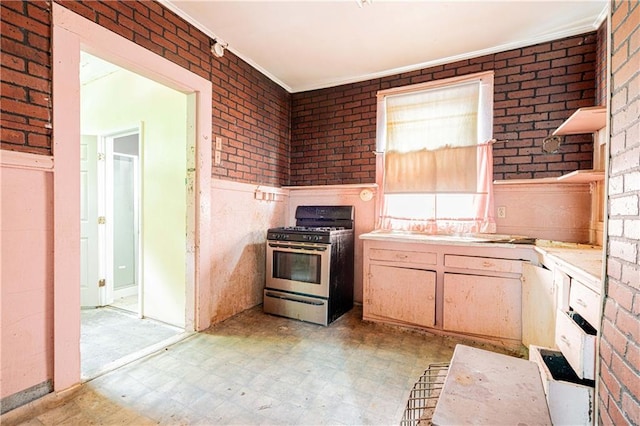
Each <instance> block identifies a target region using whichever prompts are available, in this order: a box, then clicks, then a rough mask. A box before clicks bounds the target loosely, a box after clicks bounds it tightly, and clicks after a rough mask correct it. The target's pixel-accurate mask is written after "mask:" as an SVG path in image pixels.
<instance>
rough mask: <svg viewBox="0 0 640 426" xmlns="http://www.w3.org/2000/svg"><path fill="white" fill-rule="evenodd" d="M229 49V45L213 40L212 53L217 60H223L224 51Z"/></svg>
mask: <svg viewBox="0 0 640 426" xmlns="http://www.w3.org/2000/svg"><path fill="white" fill-rule="evenodd" d="M226 48H227V44H226V43H223V42H222V41H221V40H218V39H215V40H213V44H212V45H211V53H213V55H214V56H216V57H217V58H222V56H223V55H224V49H226Z"/></svg>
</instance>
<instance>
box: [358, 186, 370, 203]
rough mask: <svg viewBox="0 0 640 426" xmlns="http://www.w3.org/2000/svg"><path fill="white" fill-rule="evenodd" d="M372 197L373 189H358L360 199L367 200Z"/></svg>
mask: <svg viewBox="0 0 640 426" xmlns="http://www.w3.org/2000/svg"><path fill="white" fill-rule="evenodd" d="M372 198H373V191H372V190H370V189H363V190H362V191H360V199H361V200H362V201H369V200H371V199H372Z"/></svg>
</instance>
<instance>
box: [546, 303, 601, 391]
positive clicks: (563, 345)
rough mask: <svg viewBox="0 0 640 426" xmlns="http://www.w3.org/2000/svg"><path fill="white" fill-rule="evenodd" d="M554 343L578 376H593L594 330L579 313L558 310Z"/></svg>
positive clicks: (594, 365)
mask: <svg viewBox="0 0 640 426" xmlns="http://www.w3.org/2000/svg"><path fill="white" fill-rule="evenodd" d="M556 345H558V349H560V351H562V354H563V355H564V356H565V357H566V358H567V361H568V362H569V364H570V365H571V367H572V368H573V370H574V371H575V372H576V374H577V375H578V377H580V378H581V379H591V380H593V379H594V378H595V371H596V359H595V354H596V330H595V329H594V328H593V327H591V326H590V325H589V324H588V323H587V322H586V321H585V319H584V318H582V317H581V316H580V314H578V313H576V312H565V311H558V316H557V320H556Z"/></svg>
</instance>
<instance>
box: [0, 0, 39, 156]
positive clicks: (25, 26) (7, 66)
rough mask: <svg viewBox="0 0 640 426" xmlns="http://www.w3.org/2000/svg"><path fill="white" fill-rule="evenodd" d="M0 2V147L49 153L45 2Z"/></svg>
mask: <svg viewBox="0 0 640 426" xmlns="http://www.w3.org/2000/svg"><path fill="white" fill-rule="evenodd" d="M0 7H1V9H0V20H1V21H0V31H1V34H2V38H0V51H1V52H2V54H1V55H0V58H1V64H0V80H1V86H0V87H1V92H0V96H1V99H0V102H1V105H0V129H1V130H0V141H1V143H2V145H1V147H2V149H15V150H20V151H25V152H32V153H36V154H50V153H51V129H50V125H51V119H52V117H51V106H50V105H51V101H50V100H51V55H50V53H49V52H50V47H51V43H50V37H49V34H50V27H51V25H50V23H51V14H50V13H49V5H48V4H47V3H46V2H43V1H33V2H21V1H10V2H2V3H1V4H0Z"/></svg>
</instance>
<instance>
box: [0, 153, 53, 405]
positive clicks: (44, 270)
mask: <svg viewBox="0 0 640 426" xmlns="http://www.w3.org/2000/svg"><path fill="white" fill-rule="evenodd" d="M5 152H6V151H3V154H2V157H3V158H2V163H3V164H2V168H1V171H0V173H1V192H2V196H1V200H2V206H1V213H2V216H1V220H0V230H1V233H2V256H1V266H2V272H1V280H0V288H1V294H2V299H1V306H2V311H1V312H2V314H1V318H2V322H1V329H2V331H1V333H2V349H1V359H0V361H1V374H0V380H1V384H0V388H1V389H0V390H1V397H2V398H4V397H7V396H9V395H13V394H15V393H17V392H20V391H22V390H24V389H26V388H29V387H32V386H35V385H39V384H41V383H43V382H46V381H48V380H51V379H53V201H52V200H53V196H52V194H53V191H52V189H53V174H52V173H51V171H52V169H51V168H47V167H48V166H47V164H45V165H44V167H42V165H41V164H36V162H37V161H35V160H34V161H29V160H30V159H33V158H39V160H38V161H39V162H42V160H43V159H45V160H46V159H47V158H50V157H44V156H31V155H30V154H22V157H23V159H26V161H21V163H23V164H18V165H16V164H10V165H8V164H7V161H6V160H7V158H6V157H8V156H12V157H15V154H13V153H9V154H8V155H6V156H5V154H4V153H5ZM18 156H20V155H19V154H18ZM19 163H20V161H19ZM28 163H31V165H29V166H26V165H25V164H28ZM45 163H46V161H45ZM50 165H52V164H50ZM50 165H49V166H50Z"/></svg>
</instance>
